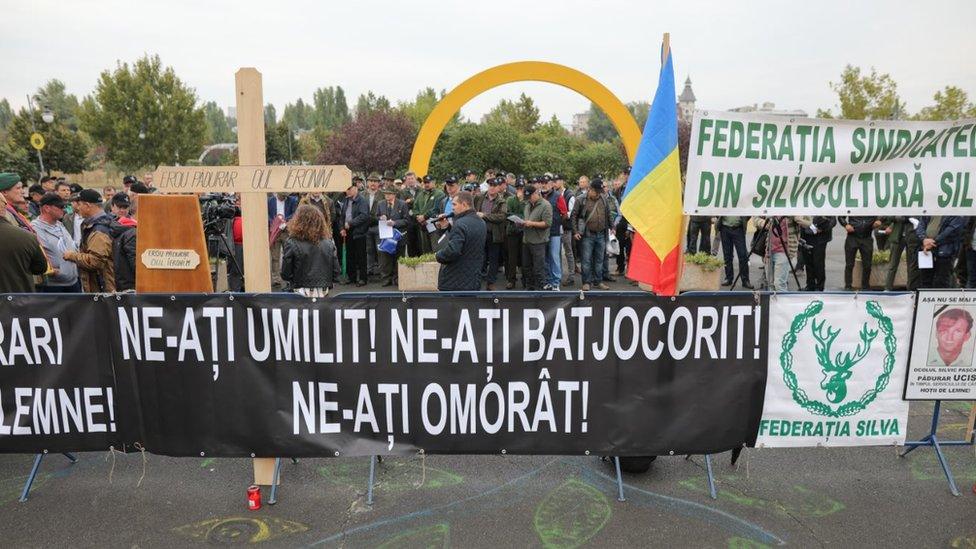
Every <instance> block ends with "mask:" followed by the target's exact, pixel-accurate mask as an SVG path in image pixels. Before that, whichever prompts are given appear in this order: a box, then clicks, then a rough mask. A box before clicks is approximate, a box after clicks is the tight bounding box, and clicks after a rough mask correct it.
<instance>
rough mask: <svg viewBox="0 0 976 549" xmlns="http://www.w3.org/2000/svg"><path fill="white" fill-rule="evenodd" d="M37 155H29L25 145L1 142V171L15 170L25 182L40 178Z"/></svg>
mask: <svg viewBox="0 0 976 549" xmlns="http://www.w3.org/2000/svg"><path fill="white" fill-rule="evenodd" d="M31 150H33V149H31ZM39 169H40V168H39V167H38V165H37V156H36V155H34V156H33V158H32V157H31V156H29V155H28V153H27V150H26V149H24V148H23V147H16V146H14V144H13V143H12V142H10V141H8V142H6V143H2V144H0V172H13V173H16V174H19V175H20V178H21V180H23V181H24V182H28V181H37V180H39V177H38V171H39Z"/></svg>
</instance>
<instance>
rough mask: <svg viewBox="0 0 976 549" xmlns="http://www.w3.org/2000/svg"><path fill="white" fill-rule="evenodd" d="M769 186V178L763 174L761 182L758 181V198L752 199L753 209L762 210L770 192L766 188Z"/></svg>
mask: <svg viewBox="0 0 976 549" xmlns="http://www.w3.org/2000/svg"><path fill="white" fill-rule="evenodd" d="M768 186H769V176H768V175H766V174H762V175H760V176H759V180H758V181H756V196H754V197H752V207H753V208H762V207H763V203H764V202H766V194H767V193H768V192H769V191H768V189H767V188H766V187H768Z"/></svg>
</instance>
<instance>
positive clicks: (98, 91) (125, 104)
mask: <svg viewBox="0 0 976 549" xmlns="http://www.w3.org/2000/svg"><path fill="white" fill-rule="evenodd" d="M80 118H81V129H82V130H84V131H86V132H88V133H89V134H90V135H91V136H92V137H93V138H94V139H95V141H96V142H98V143H100V144H103V145H105V147H106V158H107V159H108V160H110V161H111V162H113V163H114V164H115V165H117V166H118V167H119V168H122V169H123V170H127V171H128V170H136V169H138V168H142V167H153V168H154V167H156V166H158V165H159V164H169V163H173V162H183V161H186V160H188V159H191V158H195V157H196V156H197V155H199V154H200V151H201V149H202V148H203V143H204V140H205V139H206V134H207V123H206V119H205V116H204V112H203V109H201V108H199V107H198V106H197V98H196V94H195V93H194V91H193V89H192V88H190V87H188V86H187V85H186V84H184V83H183V82H182V81H181V80H180V79H179V78H178V77H177V76H176V73H175V72H174V71H173V69H172V67H163V64H162V62H161V61H160V59H159V56H158V55H156V56H152V57H150V56H145V57H142V58H141V59H139V60H137V61H136V62H135V63H134V64H133V65H131V66H130V65H129V64H128V63H122V64H119V65H117V66H116V69H115V71H114V72H112V71H108V70H106V71H104V72H102V74H101V76H100V77H99V80H98V84H97V86H96V88H95V94H94V95H93V96H89V97H86V98H85V100H84V102H83V104H82V109H81V116H80ZM140 132H141V133H143V134H144V136H145V137H144V138H143V139H140V138H139V134H140Z"/></svg>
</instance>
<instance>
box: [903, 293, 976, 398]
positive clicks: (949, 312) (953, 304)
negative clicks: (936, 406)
mask: <svg viewBox="0 0 976 549" xmlns="http://www.w3.org/2000/svg"><path fill="white" fill-rule="evenodd" d="M974 323H976V294H973V293H971V292H964V291H958V290H922V291H920V292H919V294H918V300H917V302H916V307H915V333H914V334H913V336H912V352H911V358H910V362H909V368H908V376H907V379H906V382H905V399H906V400H972V399H973V398H976V364H974V361H976V356H974V354H976V333H974V332H976V329H974V326H973V325H974Z"/></svg>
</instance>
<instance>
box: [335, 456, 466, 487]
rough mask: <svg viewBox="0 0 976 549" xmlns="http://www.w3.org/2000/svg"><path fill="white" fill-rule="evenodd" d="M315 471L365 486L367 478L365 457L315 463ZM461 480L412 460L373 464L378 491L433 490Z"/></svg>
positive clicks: (347, 483)
mask: <svg viewBox="0 0 976 549" xmlns="http://www.w3.org/2000/svg"><path fill="white" fill-rule="evenodd" d="M318 473H319V475H321V476H322V477H323V478H325V479H326V480H328V481H329V482H330V483H332V484H337V485H341V486H348V487H350V488H354V489H359V490H361V489H365V487H366V482H367V481H368V480H369V460H362V459H360V460H346V461H335V462H334V463H331V464H329V465H326V466H323V467H319V468H318ZM462 482H464V478H463V477H461V476H460V475H458V474H456V473H453V472H451V471H448V470H446V469H440V468H437V467H431V466H429V465H423V464H421V463H416V462H412V461H391V460H384V461H383V463H382V464H380V465H379V466H378V467H377V468H376V482H375V485H374V489H375V490H376V492H377V493H381V494H399V493H403V492H408V491H411V490H418V489H421V490H436V489H439V488H445V487H448V486H455V485H457V484H461V483H462Z"/></svg>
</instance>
